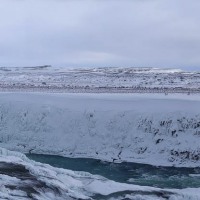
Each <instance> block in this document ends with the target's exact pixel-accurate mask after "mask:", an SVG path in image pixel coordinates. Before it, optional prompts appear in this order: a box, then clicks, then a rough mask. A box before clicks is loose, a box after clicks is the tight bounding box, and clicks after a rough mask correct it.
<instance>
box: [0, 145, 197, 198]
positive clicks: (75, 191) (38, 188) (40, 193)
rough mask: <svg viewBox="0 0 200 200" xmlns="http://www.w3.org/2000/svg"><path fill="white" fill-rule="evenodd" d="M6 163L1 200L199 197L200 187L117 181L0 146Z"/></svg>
mask: <svg viewBox="0 0 200 200" xmlns="http://www.w3.org/2000/svg"><path fill="white" fill-rule="evenodd" d="M4 166H6V167H7V166H10V169H11V173H8V169H6V171H5V172H4V173H6V174H4V175H2V173H1V175H0V185H1V187H0V199H11V200H12V199H13V200H14V199H23V200H25V199H37V200H61V199H69V200H70V199H80V200H81V199H91V200H92V199H118V200H119V199H125V198H126V199H135V200H136V199H137V200H143V199H145V200H151V199H154V200H164V199H169V200H189V199H193V200H195V199H196V200H199V199H200V189H199V188H194V189H192V188H188V189H183V190H175V189H174V190H165V189H159V188H153V187H146V186H137V185H131V184H125V183H117V182H114V181H111V180H108V179H106V178H104V177H101V176H96V175H92V174H89V173H86V172H73V171H71V170H66V169H59V168H54V167H51V166H49V165H46V164H41V163H38V162H34V161H31V160H29V159H28V158H27V157H26V156H25V155H23V154H20V153H17V152H11V151H7V150H6V149H2V148H0V169H1V171H3V169H2V167H4ZM18 172H19V173H20V175H19V176H18ZM24 173H25V178H24V177H23V175H24ZM22 177H23V178H22ZM30 188H32V190H30Z"/></svg>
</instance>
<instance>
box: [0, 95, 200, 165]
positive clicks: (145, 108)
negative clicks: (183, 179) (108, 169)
mask: <svg viewBox="0 0 200 200" xmlns="http://www.w3.org/2000/svg"><path fill="white" fill-rule="evenodd" d="M199 141H200V96H199V95H168V96H165V95H155V94H154V95H145V94H144V95H142V94H141V95H136V94H41V93H1V95H0V144H1V147H4V148H7V149H9V150H16V151H21V152H24V153H40V154H55V155H62V156H66V157H91V158H98V159H102V160H108V161H112V162H113V161H114V162H122V161H129V162H140V163H148V164H153V165H166V166H167V165H168V166H172V165H175V166H188V167H195V166H199V165H200V146H199Z"/></svg>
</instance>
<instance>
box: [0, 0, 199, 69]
mask: <svg viewBox="0 0 200 200" xmlns="http://www.w3.org/2000/svg"><path fill="white" fill-rule="evenodd" d="M199 8H200V2H199V0H192V1H188V0H162V1H161V0H107V1H106V0H84V1H82V0H0V10H1V12H0V65H4V66H25V65H29V66H30V65H40V64H52V65H55V66H59V65H62V66H77V67H81V66H153V67H198V66H200V57H199V55H198V54H199V51H200V21H199V18H200V14H199Z"/></svg>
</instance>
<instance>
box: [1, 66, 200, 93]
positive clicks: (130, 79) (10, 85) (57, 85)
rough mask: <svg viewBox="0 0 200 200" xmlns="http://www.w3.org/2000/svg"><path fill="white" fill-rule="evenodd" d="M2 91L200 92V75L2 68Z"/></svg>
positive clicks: (133, 70)
mask: <svg viewBox="0 0 200 200" xmlns="http://www.w3.org/2000/svg"><path fill="white" fill-rule="evenodd" d="M0 90H1V91H16V90H17V91H48V92H75V93H80V92H87V93H93V92H95V93H102V92H106V93H147V92H148V93H199V92H200V73H199V72H185V71H181V70H179V69H158V68H123V67H121V68H120V67H116V68H109V67H107V68H82V69H77V68H74V69H73V68H61V67H60V68H58V67H57V68H56V67H51V66H40V67H24V68H17V67H16V68H5V67H0Z"/></svg>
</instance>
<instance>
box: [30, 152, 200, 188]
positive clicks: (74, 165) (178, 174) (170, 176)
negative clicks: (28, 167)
mask: <svg viewBox="0 0 200 200" xmlns="http://www.w3.org/2000/svg"><path fill="white" fill-rule="evenodd" d="M27 157H29V158H30V159H32V160H35V161H39V162H42V163H47V164H50V165H52V166H54V167H59V168H64V169H71V170H74V171H85V172H90V173H91V174H98V175H102V176H104V177H106V178H108V179H110V180H114V181H117V182H123V183H132V184H137V185H142V186H153V187H159V188H177V189H182V188H188V187H192V188H198V187H200V176H198V175H200V168H175V167H155V166H151V165H146V164H137V163H125V162H124V163H109V162H102V161H100V160H95V159H87V158H65V157H61V156H51V155H39V154H28V155H27Z"/></svg>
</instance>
